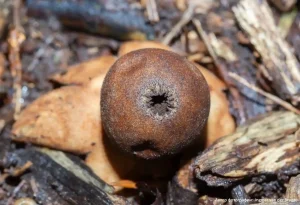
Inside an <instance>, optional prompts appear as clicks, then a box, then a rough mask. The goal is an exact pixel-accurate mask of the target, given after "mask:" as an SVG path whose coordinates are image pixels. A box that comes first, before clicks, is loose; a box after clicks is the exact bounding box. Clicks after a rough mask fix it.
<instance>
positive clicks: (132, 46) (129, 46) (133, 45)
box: [118, 41, 172, 57]
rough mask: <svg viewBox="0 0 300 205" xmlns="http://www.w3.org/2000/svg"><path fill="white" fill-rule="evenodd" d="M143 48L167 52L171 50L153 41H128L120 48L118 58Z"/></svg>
mask: <svg viewBox="0 0 300 205" xmlns="http://www.w3.org/2000/svg"><path fill="white" fill-rule="evenodd" d="M144 48H160V49H164V50H169V51H171V50H172V49H171V48H170V47H168V46H166V45H164V44H161V43H158V42H155V41H128V42H126V43H123V44H122V45H121V46H120V49H119V52H118V56H119V57H120V56H122V55H125V54H126V53H129V52H131V51H135V50H138V49H144Z"/></svg>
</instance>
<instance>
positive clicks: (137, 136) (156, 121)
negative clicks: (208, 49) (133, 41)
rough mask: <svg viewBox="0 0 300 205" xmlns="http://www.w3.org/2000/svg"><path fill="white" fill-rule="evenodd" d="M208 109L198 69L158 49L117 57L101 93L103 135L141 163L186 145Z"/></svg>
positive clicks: (196, 132) (198, 134) (207, 94)
mask: <svg viewBox="0 0 300 205" xmlns="http://www.w3.org/2000/svg"><path fill="white" fill-rule="evenodd" d="M209 108H210V96H209V88H208V85H207V83H206V81H205V79H204V77H203V76H202V74H201V72H200V71H199V69H197V68H196V67H195V66H194V65H193V64H192V63H190V62H189V61H188V60H186V59H185V58H183V57H181V56H179V55H178V54H175V53H173V52H170V51H166V50H162V49H152V48H151V49H141V50H137V51H133V52H130V53H128V54H126V55H124V56H122V57H121V58H120V59H119V60H117V61H116V62H115V64H114V65H113V66H112V67H111V68H110V70H109V72H108V73H107V75H106V77H105V79H104V82H103V86H102V91H101V118H102V122H103V127H104V130H105V132H106V134H107V136H108V137H109V138H110V139H111V140H112V141H113V142H115V144H116V145H117V146H118V147H119V148H120V149H122V150H124V151H126V152H128V153H131V154H133V155H136V156H137V157H140V158H144V159H156V158H160V157H165V156H171V155H174V154H176V153H178V152H180V151H182V150H183V149H184V148H185V147H187V146H188V145H190V144H191V143H192V142H193V141H194V140H195V139H196V138H197V137H199V136H200V134H201V130H202V128H203V126H204V124H205V122H206V120H207V118H208V114H209Z"/></svg>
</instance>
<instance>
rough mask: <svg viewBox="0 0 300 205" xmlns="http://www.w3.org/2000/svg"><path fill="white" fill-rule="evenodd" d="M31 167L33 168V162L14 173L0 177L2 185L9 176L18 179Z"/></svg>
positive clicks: (27, 163)
mask: <svg viewBox="0 0 300 205" xmlns="http://www.w3.org/2000/svg"><path fill="white" fill-rule="evenodd" d="M31 166H32V162H30V161H28V162H26V163H25V164H24V165H23V166H22V167H18V168H15V169H14V170H13V171H12V172H8V173H4V174H2V175H0V184H2V183H3V182H4V181H5V180H6V178H7V177H9V176H13V177H18V176H20V175H22V174H23V173H24V172H25V171H26V170H28V169H29V168H30V167H31Z"/></svg>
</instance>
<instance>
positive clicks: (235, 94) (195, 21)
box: [192, 19, 246, 123]
mask: <svg viewBox="0 0 300 205" xmlns="http://www.w3.org/2000/svg"><path fill="white" fill-rule="evenodd" d="M192 22H193V24H194V26H195V27H196V30H197V32H198V34H199V35H200V38H201V39H202V40H203V42H204V44H205V46H206V48H207V50H208V53H209V54H210V56H211V57H212V59H213V60H214V63H215V65H216V67H217V68H218V71H219V75H221V77H222V78H223V80H224V82H225V83H226V84H227V86H228V87H229V91H230V93H231V95H232V97H233V98H234V102H235V107H236V108H237V110H238V113H239V116H240V118H241V120H240V121H241V123H244V122H245V121H246V113H245V111H244V108H243V104H242V102H241V100H240V99H241V97H240V94H239V92H238V91H237V89H236V88H234V87H232V86H230V85H232V82H231V80H230V79H229V78H228V77H227V75H226V73H227V69H226V68H224V66H223V65H222V64H221V63H220V62H219V60H218V57H217V54H216V52H215V51H214V49H213V47H212V44H211V43H210V39H209V37H208V35H207V34H206V32H205V31H204V30H203V28H202V25H201V22H200V21H199V20H198V19H193V20H192Z"/></svg>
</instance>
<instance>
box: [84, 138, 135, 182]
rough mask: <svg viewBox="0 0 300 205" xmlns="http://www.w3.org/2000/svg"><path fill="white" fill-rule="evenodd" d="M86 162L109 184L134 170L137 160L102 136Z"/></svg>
mask: <svg viewBox="0 0 300 205" xmlns="http://www.w3.org/2000/svg"><path fill="white" fill-rule="evenodd" d="M85 163H86V164H87V165H88V166H89V167H90V168H91V169H92V170H93V172H94V173H95V174H96V175H97V176H98V177H100V178H101V179H102V180H104V181H105V182H106V183H108V184H113V183H115V182H118V181H120V180H122V179H124V178H126V176H127V175H128V173H129V172H130V171H132V170H133V166H134V164H135V160H133V159H132V158H131V157H129V156H125V155H124V154H123V153H120V151H119V150H118V149H116V148H115V147H113V146H112V145H111V144H110V143H109V142H108V141H107V139H106V138H105V137H104V136H102V138H101V139H100V143H99V145H98V146H97V147H95V148H94V149H93V151H92V152H91V153H90V154H89V155H88V156H87V158H86V161H85Z"/></svg>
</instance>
